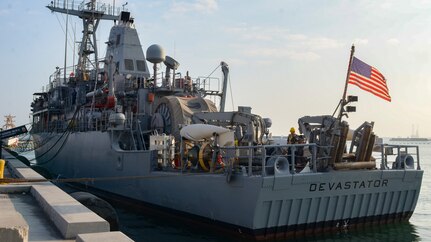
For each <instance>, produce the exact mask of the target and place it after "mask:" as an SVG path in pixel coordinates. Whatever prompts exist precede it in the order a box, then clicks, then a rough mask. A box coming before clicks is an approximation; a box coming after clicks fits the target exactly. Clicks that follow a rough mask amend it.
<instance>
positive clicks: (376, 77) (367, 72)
mask: <svg viewBox="0 0 431 242" xmlns="http://www.w3.org/2000/svg"><path fill="white" fill-rule="evenodd" d="M349 83H350V84H353V85H356V86H358V87H359V88H361V89H362V90H364V91H368V92H371V93H372V94H374V95H376V96H377V97H380V98H382V99H384V100H386V101H389V102H390V101H391V96H389V90H388V86H387V85H386V79H385V77H384V76H383V75H382V73H380V72H379V71H378V70H377V69H376V68H374V67H372V66H370V65H368V64H366V63H365V62H363V61H361V60H359V59H358V58H356V57H353V61H352V65H351V69H350V75H349Z"/></svg>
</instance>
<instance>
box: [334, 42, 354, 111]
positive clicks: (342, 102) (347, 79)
mask: <svg viewBox="0 0 431 242" xmlns="http://www.w3.org/2000/svg"><path fill="white" fill-rule="evenodd" d="M354 54H355V45H352V48H351V50H350V59H349V66H348V67H347V76H346V83H345V85H344V92H343V97H342V98H341V100H340V105H341V107H340V112H339V114H338V119H339V120H341V117H342V116H343V110H344V105H346V94H347V85H348V84H349V76H350V69H351V65H352V61H353V55H354Z"/></svg>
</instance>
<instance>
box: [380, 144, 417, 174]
mask: <svg viewBox="0 0 431 242" xmlns="http://www.w3.org/2000/svg"><path fill="white" fill-rule="evenodd" d="M380 155H381V157H380V159H381V164H380V169H381V170H390V169H396V170H399V169H416V170H421V166H420V156H419V146H417V145H392V144H382V145H380Z"/></svg>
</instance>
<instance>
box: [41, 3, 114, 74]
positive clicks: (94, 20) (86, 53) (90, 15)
mask: <svg viewBox="0 0 431 242" xmlns="http://www.w3.org/2000/svg"><path fill="white" fill-rule="evenodd" d="M47 8H49V9H50V10H51V11H52V12H58V13H64V14H68V15H73V16H78V17H79V18H81V19H82V23H83V31H82V33H83V35H82V40H81V45H80V48H79V53H78V65H77V67H76V70H75V72H76V74H75V77H76V78H77V79H78V80H84V81H87V80H89V78H90V75H89V74H90V73H89V70H90V69H96V73H99V65H98V63H97V61H98V53H97V42H96V30H97V27H98V26H99V22H100V20H114V21H116V20H117V19H118V17H119V9H117V10H116V9H114V7H112V6H111V5H109V4H104V3H97V2H96V0H90V1H83V2H82V3H80V4H79V5H74V3H71V4H69V3H68V2H67V1H59V0H56V1H51V4H50V5H48V6H47ZM92 55H94V62H95V63H92V61H91V56H92Z"/></svg>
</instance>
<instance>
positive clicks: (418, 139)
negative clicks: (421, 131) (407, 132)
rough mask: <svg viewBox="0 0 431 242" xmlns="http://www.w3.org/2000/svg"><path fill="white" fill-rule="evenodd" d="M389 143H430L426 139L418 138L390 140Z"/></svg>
mask: <svg viewBox="0 0 431 242" xmlns="http://www.w3.org/2000/svg"><path fill="white" fill-rule="evenodd" d="M389 141H396V142H409V143H410V142H422V143H427V142H429V141H431V140H430V139H428V138H420V137H407V138H390V139H389Z"/></svg>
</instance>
